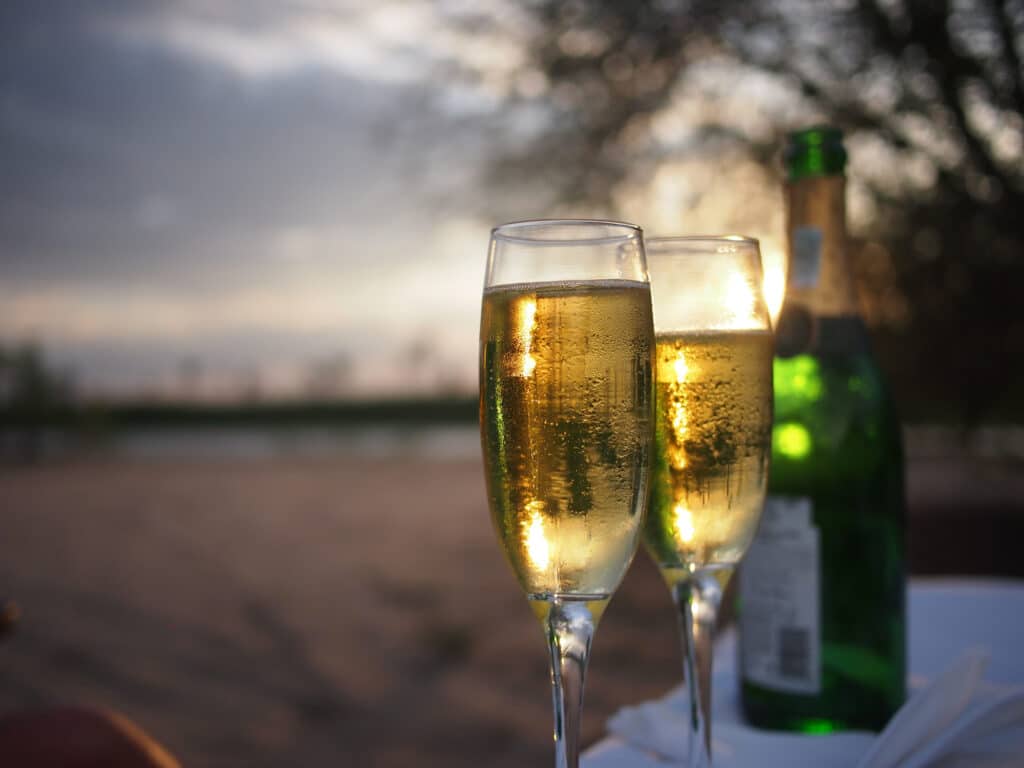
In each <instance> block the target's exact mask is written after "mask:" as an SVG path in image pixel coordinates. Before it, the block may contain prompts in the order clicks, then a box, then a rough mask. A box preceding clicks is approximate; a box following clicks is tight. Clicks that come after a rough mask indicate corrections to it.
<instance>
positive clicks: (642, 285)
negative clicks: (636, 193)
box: [480, 220, 654, 768]
mask: <svg viewBox="0 0 1024 768" xmlns="http://www.w3.org/2000/svg"><path fill="white" fill-rule="evenodd" d="M653 359H654V328H653V323H652V310H651V294H650V288H649V284H648V278H647V266H646V262H645V257H644V246H643V238H642V234H641V231H640V229H639V228H638V227H635V226H633V225H630V224H621V223H616V222H602V221H582V220H561V221H528V222H518V223H513V224H506V225H503V226H500V227H497V228H496V229H494V230H493V232H492V234H491V244H490V252H489V255H488V260H487V272H486V277H485V283H484V295H483V309H482V313H481V323H480V430H481V440H482V445H483V455H484V470H485V474H486V480H487V492H488V498H489V502H490V510H491V516H492V520H493V523H494V528H495V531H496V532H497V535H498V540H499V542H500V544H501V546H502V549H503V550H504V552H505V556H506V558H507V559H508V562H509V564H510V565H511V566H512V570H513V572H514V573H515V576H516V578H517V579H518V581H519V585H520V587H521V588H522V590H523V592H524V593H525V594H526V597H527V599H528V600H529V601H530V605H531V607H532V608H533V611H534V613H535V615H536V616H537V618H538V619H539V620H540V622H541V624H542V626H543V629H544V633H545V636H546V637H547V640H548V644H549V649H550V654H551V680H552V686H553V698H554V707H555V750H556V766H559V768H565V767H568V768H574V767H575V766H576V765H577V763H578V757H579V745H578V738H579V724H580V711H581V708H582V703H583V680H584V674H585V671H586V665H587V660H588V657H589V653H590V644H591V640H592V638H593V633H594V628H595V626H596V624H597V622H598V620H599V619H600V616H601V614H602V612H603V611H604V608H605V606H606V605H607V603H608V600H609V599H610V598H611V596H612V593H613V592H614V591H615V589H616V588H617V587H618V585H619V582H620V581H621V580H622V577H623V574H624V573H625V571H626V568H627V567H628V566H629V563H630V561H631V560H632V558H633V555H634V553H635V551H636V548H637V543H638V540H639V534H640V528H641V524H642V521H643V514H644V509H645V505H646V500H647V492H648V476H649V471H650V457H651V450H652V444H653V428H652V414H653V371H652V365H653Z"/></svg>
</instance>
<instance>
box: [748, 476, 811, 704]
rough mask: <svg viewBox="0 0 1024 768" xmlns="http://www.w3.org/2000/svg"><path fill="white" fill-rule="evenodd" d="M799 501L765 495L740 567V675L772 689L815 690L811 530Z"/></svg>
mask: <svg viewBox="0 0 1024 768" xmlns="http://www.w3.org/2000/svg"><path fill="white" fill-rule="evenodd" d="M811 511H812V507H811V500H810V499H809V498H806V497H802V496H801V497H794V496H769V497H768V499H767V501H766V502H765V507H764V514H763V515H762V517H761V527H760V528H759V529H758V532H757V537H756V538H755V539H754V543H753V544H751V546H750V550H749V551H748V552H747V555H746V557H745V558H744V560H743V565H742V566H741V568H740V582H739V590H740V663H741V665H742V668H743V677H744V679H746V680H749V681H750V682H752V683H755V684H757V685H760V686H763V687H765V688H770V689H773V690H777V691H787V692H792V693H805V694H816V693H820V692H821V598H820V591H819V585H820V584H819V582H820V556H819V552H820V546H819V531H818V529H817V527H816V526H815V525H814V522H813V519H812V517H811Z"/></svg>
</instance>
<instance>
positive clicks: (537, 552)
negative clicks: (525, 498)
mask: <svg viewBox="0 0 1024 768" xmlns="http://www.w3.org/2000/svg"><path fill="white" fill-rule="evenodd" d="M528 506H529V508H530V509H532V511H531V512H530V519H529V521H528V522H527V521H524V522H523V544H525V545H526V556H527V557H529V558H530V563H532V564H533V566H534V567H535V568H537V569H538V570H541V571H543V570H545V569H546V568H547V567H548V563H549V562H550V560H551V545H550V544H548V540H547V537H545V536H544V515H542V514H541V512H540V507H541V503H540V502H537V501H533V502H530V504H529V505H528Z"/></svg>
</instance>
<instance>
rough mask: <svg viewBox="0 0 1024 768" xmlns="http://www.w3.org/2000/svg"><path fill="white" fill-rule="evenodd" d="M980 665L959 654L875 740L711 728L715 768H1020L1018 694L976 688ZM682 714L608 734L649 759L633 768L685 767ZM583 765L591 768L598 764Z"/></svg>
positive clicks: (637, 712)
mask: <svg viewBox="0 0 1024 768" xmlns="http://www.w3.org/2000/svg"><path fill="white" fill-rule="evenodd" d="M987 661H988V656H987V654H986V653H984V652H982V651H979V650H971V651H968V652H967V653H965V654H964V655H963V656H961V657H960V658H959V659H958V660H957V661H955V662H954V663H953V664H952V665H951V666H949V667H948V668H947V669H946V671H945V672H943V673H942V674H941V675H939V676H938V677H937V678H936V679H935V680H934V681H933V682H932V683H931V684H929V685H927V686H926V687H924V688H922V689H921V690H919V691H918V692H916V693H915V694H914V695H913V696H911V697H910V699H909V700H908V701H907V703H906V704H904V706H903V707H902V708H901V709H900V711H899V712H897V713H896V715H895V716H894V717H893V718H892V720H890V721H889V724H888V725H887V726H886V728H885V730H883V731H882V732H881V733H880V734H879V735H878V736H875V735H874V734H873V733H868V732H866V731H847V732H842V733H834V734H828V735H820V736H805V735H799V734H791V733H779V732H772V731H761V730H757V729H755V728H750V727H747V726H744V725H738V724H733V723H715V724H713V726H712V729H711V733H712V746H711V751H712V755H713V757H714V764H715V768H727V767H735V768H747V767H748V766H750V767H751V768H752V767H753V766H757V767H758V768H774V766H791V765H797V764H799V765H813V766H817V767H819V768H968V766H970V768H1022V767H1024V688H1001V689H1000V688H997V687H995V686H993V685H990V684H985V683H983V682H982V679H981V677H982V673H983V672H984V669H985V665H986V663H987ZM686 714H687V713H686V704H685V700H684V699H683V697H682V696H680V695H679V694H678V693H677V694H674V695H670V696H668V697H666V698H664V699H661V700H660V701H652V702H645V703H643V704H640V705H638V706H635V707H626V708H624V709H622V710H620V711H619V712H617V713H616V714H615V715H613V716H612V718H611V719H610V720H609V721H608V730H609V731H610V732H611V733H612V734H613V735H615V736H617V737H618V738H620V739H622V740H623V741H626V742H628V743H629V744H631V745H633V746H634V747H636V748H638V749H640V750H643V751H645V752H647V753H649V754H650V753H653V754H652V758H651V759H649V760H648V759H647V758H644V760H646V763H642V762H637V766H639V765H641V764H650V765H658V764H660V763H661V761H664V760H670V761H673V762H676V763H681V762H684V761H685V759H686V748H687V735H686V729H687V727H688V724H687V718H686ZM654 756H657V757H659V758H660V760H658V761H656V760H655V759H654ZM595 757H596V758H599V757H600V756H599V755H595ZM591 763H592V764H593V765H599V764H600V759H596V760H593V761H591Z"/></svg>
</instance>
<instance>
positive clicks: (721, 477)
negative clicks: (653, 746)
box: [643, 236, 773, 767]
mask: <svg viewBox="0 0 1024 768" xmlns="http://www.w3.org/2000/svg"><path fill="white" fill-rule="evenodd" d="M647 252H648V258H649V264H650V275H651V295H652V299H653V303H654V327H655V340H656V351H655V381H656V386H655V393H656V394H655V453H654V458H653V462H652V463H653V469H652V473H651V499H650V507H649V509H648V515H647V520H646V523H645V526H644V536H643V537H644V545H645V547H646V549H647V551H648V552H649V553H650V555H651V557H652V558H653V559H654V562H655V564H656V565H657V566H658V568H659V570H660V571H661V573H662V576H663V577H664V579H665V582H666V583H667V584H668V587H669V590H670V591H671V592H672V597H673V599H674V601H675V603H676V606H677V608H678V611H679V620H680V630H681V632H682V640H683V658H684V664H685V669H686V681H687V687H688V688H689V693H690V713H691V715H690V729H689V731H690V737H689V738H690V744H689V756H690V761H689V765H690V766H691V767H692V766H702V765H710V763H711V721H710V713H711V656H712V643H713V641H714V630H715V621H716V618H717V615H718V607H719V603H720V602H721V597H722V592H723V590H724V589H725V587H726V584H727V583H728V581H729V578H730V577H731V576H732V573H733V569H734V568H735V566H736V564H737V563H738V562H739V560H740V558H742V557H743V554H744V553H745V552H746V550H747V548H748V547H749V546H750V542H751V540H752V539H753V537H754V533H755V532H756V530H757V522H758V519H759V517H760V514H761V508H762V506H763V505H764V497H765V491H766V488H767V482H768V463H769V457H770V455H771V426H772V352H773V350H772V333H771V321H770V319H769V316H768V310H767V307H766V305H765V302H764V297H763V293H762V285H761V283H762V279H761V257H760V251H759V248H758V243H757V241H756V240H751V239H748V238H741V237H735V236H731V237H677V238H652V239H648V240H647Z"/></svg>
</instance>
